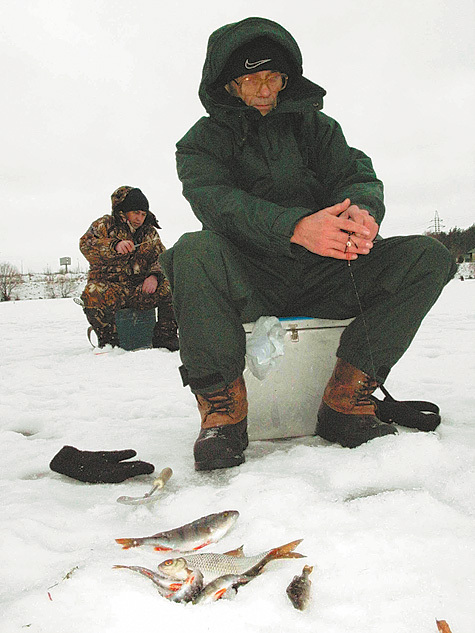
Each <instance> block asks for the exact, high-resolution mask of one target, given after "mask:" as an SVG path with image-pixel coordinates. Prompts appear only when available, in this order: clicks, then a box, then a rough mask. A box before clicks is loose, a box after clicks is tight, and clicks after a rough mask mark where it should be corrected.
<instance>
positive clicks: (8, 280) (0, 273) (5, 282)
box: [0, 262, 23, 301]
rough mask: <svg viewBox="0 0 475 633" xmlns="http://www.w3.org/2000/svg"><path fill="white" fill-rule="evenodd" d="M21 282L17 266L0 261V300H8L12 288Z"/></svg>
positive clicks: (10, 296)
mask: <svg viewBox="0 0 475 633" xmlns="http://www.w3.org/2000/svg"><path fill="white" fill-rule="evenodd" d="M22 283H23V279H22V278H21V275H20V273H19V271H18V268H16V267H15V266H13V264H9V263H8V262H1V263H0V301H10V299H11V298H12V292H13V290H14V289H15V288H16V287H17V286H19V285H20V284H22Z"/></svg>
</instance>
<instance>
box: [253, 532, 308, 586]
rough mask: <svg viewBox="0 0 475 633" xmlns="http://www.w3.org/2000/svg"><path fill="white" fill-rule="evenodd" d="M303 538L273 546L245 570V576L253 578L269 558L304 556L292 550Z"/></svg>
mask: <svg viewBox="0 0 475 633" xmlns="http://www.w3.org/2000/svg"><path fill="white" fill-rule="evenodd" d="M302 541H303V539H299V540H298V541H291V542H290V543H286V544H285V545H281V546H280V547H274V549H271V550H270V551H268V552H267V554H266V555H265V556H264V557H263V558H262V559H261V560H260V561H259V562H258V563H256V564H255V565H254V567H251V569H249V570H248V571H247V572H246V576H248V577H250V578H254V577H255V576H257V575H258V574H260V573H261V571H262V570H263V569H264V567H265V565H267V563H268V562H269V561H271V560H276V559H280V558H305V556H304V555H303V554H299V552H294V551H293V550H294V549H295V548H296V547H297V545H299V544H300V543H301V542H302Z"/></svg>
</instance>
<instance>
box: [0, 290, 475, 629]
mask: <svg viewBox="0 0 475 633" xmlns="http://www.w3.org/2000/svg"><path fill="white" fill-rule="evenodd" d="M474 314H475V280H465V281H463V282H462V281H460V280H458V279H456V280H453V281H452V282H450V283H449V285H448V286H447V288H446V289H445V290H444V293H443V294H442V296H441V298H440V299H439V301H438V302H437V304H436V305H435V306H434V308H433V309H432V311H431V312H430V314H429V315H428V316H427V318H426V320H425V321H424V323H423V325H422V327H421V329H420V331H419V333H418V335H417V337H416V339H415V340H414V342H413V344H412V346H411V348H410V350H409V351H408V352H407V353H406V355H405V356H404V357H403V359H401V361H400V362H399V363H398V365H397V366H396V367H395V368H394V370H393V372H392V373H391V375H390V377H389V379H388V381H387V383H386V386H387V388H388V389H389V391H390V392H391V393H392V394H393V395H394V396H395V397H398V398H401V399H426V400H431V401H433V402H436V403H437V404H439V406H440V407H441V410H442V414H443V422H442V424H441V425H440V427H439V428H438V429H437V432H435V433H429V434H425V433H419V432H414V431H410V430H408V429H402V428H401V429H400V433H399V435H398V436H389V437H385V438H381V439H379V440H375V441H373V442H370V443H369V444H366V445H364V446H361V447H359V448H356V449H352V450H350V449H343V448H341V447H339V446H336V445H329V444H327V443H326V442H324V441H322V440H319V439H318V438H313V437H312V438H310V437H309V438H302V439H298V440H283V441H275V442H252V443H251V445H250V447H249V448H248V450H247V451H246V463H245V464H243V465H242V466H240V467H239V468H235V469H229V470H226V471H215V472H213V473H198V472H195V471H194V469H193V460H192V446H193V442H194V440H195V438H196V436H197V432H198V426H199V425H198V414H197V410H196V405H195V402H194V398H193V396H192V394H191V393H190V392H189V391H188V390H187V389H184V388H183V387H182V386H181V381H180V378H179V374H178V366H179V365H180V360H179V354H178V353H171V352H168V351H166V350H141V351H136V352H125V351H123V350H120V349H114V350H112V351H110V352H109V353H103V354H98V353H97V350H93V349H92V348H91V347H90V345H89V343H88V341H87V339H86V326H87V323H86V321H85V318H84V315H83V312H82V310H81V309H80V308H79V307H78V306H77V305H76V304H75V303H74V302H73V301H72V299H70V298H69V299H67V298H66V299H45V300H31V301H16V302H9V303H1V304H0V329H1V332H2V341H3V342H2V350H1V357H0V367H1V374H0V381H1V394H2V395H1V403H0V420H1V422H0V433H1V444H0V445H1V446H2V458H1V462H0V476H1V483H0V490H1V504H2V512H1V515H0V560H1V565H0V631H1V633H20V632H21V633H24V632H25V631H31V632H32V633H95V632H99V631H100V632H101V633H109V632H111V633H112V632H113V633H130V632H131V631H143V632H145V631H147V632H152V631H167V630H173V631H185V630H192V631H193V633H202V632H209V631H226V633H228V632H229V633H232V632H235V631H236V632H237V631H239V632H242V631H253V632H254V631H272V632H274V633H275V632H281V631H282V632H287V631H292V632H293V631H296V632H299V631H306V632H307V631H322V632H323V631H324V632H325V633H363V632H364V633H396V632H397V633H402V632H407V633H436V631H437V627H436V623H435V621H436V619H439V620H446V621H447V622H448V623H449V625H450V627H451V629H452V631H453V633H472V632H473V630H474V621H475V607H474V601H473V596H474V589H475V495H474V492H475V430H474V425H473V411H474V409H475V396H474V392H473V377H474V360H473V350H474V349H475V334H474V332H475V328H474V325H475V317H474ZM65 444H70V445H73V446H76V447H77V448H79V449H83V450H113V449H123V448H134V449H135V450H136V451H137V453H138V458H140V459H143V460H146V461H150V462H152V463H153V464H154V465H155V468H156V472H159V471H160V470H161V469H162V468H164V467H165V466H169V467H171V468H172V469H173V473H174V474H173V477H172V478H171V479H170V481H169V482H168V483H167V485H166V487H165V488H164V489H163V491H161V492H160V493H159V498H158V499H157V501H156V502H155V503H152V504H149V505H147V506H128V505H122V504H119V503H117V502H116V499H117V498H118V497H119V496H121V495H130V496H140V495H143V494H145V493H146V492H148V491H149V490H150V487H151V483H152V481H153V475H149V476H142V477H137V478H134V479H130V480H127V481H125V482H124V483H122V484H103V485H93V484H84V483H80V482H78V481H75V480H73V479H69V478H67V477H63V476H61V475H59V474H57V473H53V472H52V471H50V470H49V467H48V464H49V462H50V460H51V459H52V457H53V456H54V455H55V454H56V453H57V452H58V451H59V450H60V449H61V448H62V446H63V445H65ZM226 509H230V510H239V512H240V517H239V519H238V521H237V522H236V524H235V526H234V527H233V528H232V530H231V531H230V532H229V533H228V534H227V535H226V536H225V537H224V538H223V539H222V540H221V541H220V542H219V543H217V544H215V545H214V546H210V547H209V548H208V549H209V550H210V551H216V552H225V551H227V550H230V549H234V548H236V547H238V546H239V545H241V544H244V549H245V553H247V554H248V555H252V554H256V553H259V552H262V551H264V550H267V549H270V548H271V547H274V546H277V545H281V544H284V543H287V542H289V541H292V540H295V539H299V538H302V539H303V542H302V543H301V544H300V545H299V547H298V551H300V552H301V553H302V554H305V555H306V558H305V559H301V560H284V561H273V562H271V563H270V564H269V565H268V566H267V567H266V569H265V570H264V572H263V573H262V575H261V576H259V577H258V578H256V579H254V580H253V581H252V582H251V583H250V584H248V585H247V586H244V587H241V588H240V589H239V592H238V594H237V596H236V597H235V599H234V600H221V601H219V602H216V603H214V604H211V605H204V606H199V605H196V606H194V605H191V604H188V605H182V604H174V603H171V602H168V601H167V600H165V599H164V598H163V597H161V596H160V595H159V594H158V593H157V591H156V589H155V587H154V586H153V584H152V583H151V582H150V581H149V580H148V579H147V578H144V577H142V576H139V575H138V574H134V573H132V572H130V571H127V570H116V569H113V565H115V564H125V565H142V566H145V567H149V568H152V569H154V568H155V567H156V565H157V564H158V563H159V562H161V561H162V560H164V558H166V556H164V555H163V554H160V553H156V552H153V551H152V550H150V549H145V548H136V549H130V550H123V549H121V547H120V546H119V545H118V544H117V543H116V542H115V540H114V539H115V538H118V537H129V536H134V537H135V536H147V535H150V534H153V533H155V532H158V531H160V530H164V529H169V528H173V527H178V526H179V525H182V524H184V523H187V522H189V521H192V520H194V519H197V518H199V517H201V516H203V515H205V514H209V513H212V512H219V511H221V510H226ZM205 551H206V550H205ZM304 563H307V564H309V565H314V571H313V573H312V575H311V576H310V578H311V580H312V600H311V603H310V605H309V607H308V609H307V610H306V611H304V612H299V611H297V610H295V609H294V608H293V607H292V605H291V603H290V601H289V600H288V597H287V596H286V593H285V589H286V587H287V585H288V584H289V583H290V581H291V580H292V578H293V576H294V575H296V574H298V573H300V572H301V570H302V567H303V564H304ZM66 576H67V577H66Z"/></svg>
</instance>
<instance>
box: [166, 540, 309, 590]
mask: <svg viewBox="0 0 475 633" xmlns="http://www.w3.org/2000/svg"><path fill="white" fill-rule="evenodd" d="M301 542H302V539H300V540H298V541H292V542H291V543H287V544H286V545H281V546H280V547H275V548H274V549H271V550H268V551H266V552H262V553H260V554H256V555H255V556H236V555H231V554H213V553H211V552H210V553H204V554H187V555H184V556H180V557H176V558H170V559H168V560H165V561H163V562H162V563H160V565H158V570H159V572H161V573H164V574H167V575H169V576H174V574H176V573H177V572H178V570H179V569H183V566H184V565H186V567H187V568H189V569H193V570H198V571H200V572H201V573H202V574H203V576H204V580H205V582H206V583H208V582H212V581H213V580H215V579H216V578H219V576H223V575H226V574H233V575H236V576H240V575H243V574H245V575H249V576H251V577H252V576H255V575H257V574H258V573H260V571H261V570H262V568H263V567H264V566H265V565H266V564H267V563H268V562H269V561H271V560H275V559H281V558H304V556H303V555H302V554H299V553H298V552H294V551H293V550H294V549H295V548H296V547H297V545H299V543H301Z"/></svg>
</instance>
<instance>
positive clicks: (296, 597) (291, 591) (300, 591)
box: [286, 565, 313, 611]
mask: <svg viewBox="0 0 475 633" xmlns="http://www.w3.org/2000/svg"><path fill="white" fill-rule="evenodd" d="M312 571H313V567H310V566H309V565H305V567H304V568H303V570H302V573H301V574H300V576H294V578H293V580H292V581H291V583H290V585H289V586H288V587H287V589H286V591H287V595H288V596H289V598H290V602H291V603H292V604H293V605H294V607H295V608H296V609H298V610H299V611H303V610H304V609H305V608H306V607H307V605H308V602H309V600H310V587H311V585H312V581H311V580H310V578H309V576H310V574H311V573H312Z"/></svg>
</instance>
